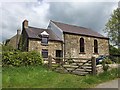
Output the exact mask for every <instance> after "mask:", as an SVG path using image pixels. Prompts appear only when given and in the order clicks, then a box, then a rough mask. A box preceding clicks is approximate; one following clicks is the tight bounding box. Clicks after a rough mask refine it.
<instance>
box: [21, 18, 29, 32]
mask: <svg viewBox="0 0 120 90" xmlns="http://www.w3.org/2000/svg"><path fill="white" fill-rule="evenodd" d="M25 28H28V20H24V21H23V23H22V29H23V30H24V29H25Z"/></svg>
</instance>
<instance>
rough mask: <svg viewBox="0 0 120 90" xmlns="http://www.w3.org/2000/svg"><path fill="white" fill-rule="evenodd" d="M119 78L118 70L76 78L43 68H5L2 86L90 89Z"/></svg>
mask: <svg viewBox="0 0 120 90" xmlns="http://www.w3.org/2000/svg"><path fill="white" fill-rule="evenodd" d="M117 77H118V71H117V69H113V70H112V71H109V72H105V73H102V74H100V75H96V76H90V75H88V76H76V75H72V74H60V73H56V72H54V71H50V70H47V69H46V68H44V67H42V66H34V67H32V66H30V67H9V68H8V67H4V68H3V72H2V78H3V80H2V81H3V85H2V86H3V87H4V88H7V87H17V88H21V87H24V88H90V87H94V86H95V85H97V84H98V83H101V82H105V81H108V80H112V79H115V78H117Z"/></svg>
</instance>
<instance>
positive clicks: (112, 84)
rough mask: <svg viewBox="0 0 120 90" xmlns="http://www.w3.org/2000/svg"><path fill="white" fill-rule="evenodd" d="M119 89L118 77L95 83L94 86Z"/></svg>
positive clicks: (119, 81)
mask: <svg viewBox="0 0 120 90" xmlns="http://www.w3.org/2000/svg"><path fill="white" fill-rule="evenodd" d="M118 86H119V89H120V78H119V79H115V80H112V81H109V82H105V83H102V84H99V85H97V86H96V87H95V88H118Z"/></svg>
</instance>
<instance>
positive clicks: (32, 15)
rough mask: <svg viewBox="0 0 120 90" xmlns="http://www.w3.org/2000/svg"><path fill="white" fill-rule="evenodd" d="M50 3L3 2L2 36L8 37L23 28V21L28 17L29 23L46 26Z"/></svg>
mask: <svg viewBox="0 0 120 90" xmlns="http://www.w3.org/2000/svg"><path fill="white" fill-rule="evenodd" d="M48 9H49V4H47V3H40V2H39V3H37V2H36V3H28V2H27V3H22V2H21V3H2V8H1V11H2V22H1V23H0V24H1V25H2V38H3V40H5V39H8V38H10V37H12V36H13V35H15V34H16V31H17V29H18V28H21V24H22V21H23V20H24V19H27V20H28V21H30V22H29V25H31V26H35V27H43V28H45V27H46V26H47V25H46V23H47V22H48V21H47V20H46V16H47V12H48Z"/></svg>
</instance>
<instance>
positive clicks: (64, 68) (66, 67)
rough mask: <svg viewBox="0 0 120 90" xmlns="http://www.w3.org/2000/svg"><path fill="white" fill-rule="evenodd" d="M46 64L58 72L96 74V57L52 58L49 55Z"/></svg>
mask: <svg viewBox="0 0 120 90" xmlns="http://www.w3.org/2000/svg"><path fill="white" fill-rule="evenodd" d="M48 66H49V68H50V69H52V70H54V71H58V72H64V73H72V74H77V75H86V74H93V75H95V74H96V59H95V57H92V58H87V59H85V58H53V57H51V56H49V58H48Z"/></svg>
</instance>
